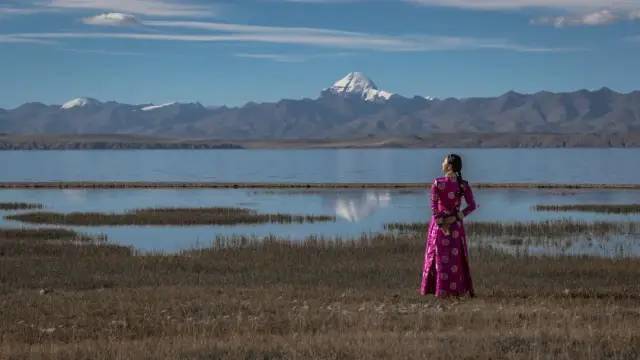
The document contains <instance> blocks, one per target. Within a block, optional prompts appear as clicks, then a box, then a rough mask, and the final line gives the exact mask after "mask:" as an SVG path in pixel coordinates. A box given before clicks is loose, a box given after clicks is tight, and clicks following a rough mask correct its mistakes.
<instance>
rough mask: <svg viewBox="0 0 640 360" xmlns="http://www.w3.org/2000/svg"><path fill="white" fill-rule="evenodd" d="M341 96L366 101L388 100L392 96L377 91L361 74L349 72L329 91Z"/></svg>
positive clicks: (372, 83) (371, 82)
mask: <svg viewBox="0 0 640 360" xmlns="http://www.w3.org/2000/svg"><path fill="white" fill-rule="evenodd" d="M328 90H329V91H330V92H331V93H333V94H337V95H342V96H360V97H361V98H362V99H363V100H366V101H379V100H389V98H391V96H393V95H394V94H392V93H390V92H387V91H384V90H379V89H378V87H377V86H376V84H375V83H374V82H373V81H372V80H371V79H369V78H368V77H367V76H366V75H365V74H363V73H361V72H351V73H349V74H347V76H345V77H343V78H342V79H340V80H338V81H336V82H335V83H334V84H333V85H332V86H331V87H330V88H329V89H328Z"/></svg>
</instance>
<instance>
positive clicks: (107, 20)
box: [82, 13, 139, 26]
mask: <svg viewBox="0 0 640 360" xmlns="http://www.w3.org/2000/svg"><path fill="white" fill-rule="evenodd" d="M82 22H83V23H85V24H87V25H98V26H133V25H138V24H139V22H138V19H137V18H136V17H135V16H134V15H131V14H123V13H105V14H100V15H96V16H91V17H86V18H84V19H82Z"/></svg>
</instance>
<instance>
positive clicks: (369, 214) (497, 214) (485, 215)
mask: <svg viewBox="0 0 640 360" xmlns="http://www.w3.org/2000/svg"><path fill="white" fill-rule="evenodd" d="M474 194H475V198H476V202H477V203H478V204H479V205H480V207H479V208H478V210H476V212H474V213H473V214H472V215H471V216H470V220H472V221H501V222H511V221H540V220H550V219H558V218H569V219H576V220H585V221H639V220H640V214H632V215H623V214H594V213H583V212H566V213H561V214H559V213H554V212H535V211H533V210H532V209H531V207H532V206H533V205H536V204H581V203H640V191H621V190H609V191H602V190H579V191H569V192H567V191H558V190H481V189H475V190H474ZM0 202H33V203H42V204H43V205H44V206H45V209H44V210H46V211H56V212H72V211H98V212H123V211H127V210H131V209H135V208H148V207H208V206H225V207H247V208H251V209H254V210H256V211H259V212H265V213H266V212H268V213H273V212H279V213H288V214H309V215H335V216H336V217H337V220H336V222H334V223H310V224H256V225H236V226H189V227H178V226H167V227H159V226H121V227H109V226H105V227H87V226H76V227H72V228H73V229H74V230H77V231H80V232H85V233H89V234H104V235H106V236H108V238H109V239H110V240H111V241H113V242H115V243H119V244H124V245H130V246H133V247H135V248H138V249H141V250H144V251H167V252H175V251H179V250H183V249H189V248H193V247H201V246H209V245H210V244H211V242H212V241H213V239H215V237H216V236H218V235H255V236H266V235H270V234H273V235H277V236H281V237H284V238H289V239H293V240H295V239H302V238H304V237H306V236H309V235H322V236H326V237H337V236H339V237H346V238H348V237H356V236H359V235H361V234H362V233H372V232H379V231H383V230H384V224H386V223H394V222H400V223H415V222H418V223H426V222H427V221H428V219H429V216H430V209H429V197H428V192H427V191H426V190H357V189H353V190H335V189H325V190H313V191H304V190H298V191H290V190H244V189H189V190H173V189H146V190H139V189H137V190H108V189H82V190H72V189H69V190H54V189H39V190H21V189H13V190H0ZM23 211H30V210H23ZM8 213H15V212H6V211H3V212H0V215H1V216H2V217H1V218H0V226H3V227H26V226H30V225H27V224H23V223H19V222H14V221H7V220H5V219H4V215H5V214H8ZM603 244H604V243H603ZM612 244H615V241H611V242H609V243H607V244H605V245H603V246H605V247H606V246H613V245H612ZM625 244H626V243H625ZM597 246H599V245H598V244H597V243H596V244H595V245H593V246H591V247H588V246H587V245H586V244H585V243H581V242H579V241H578V242H575V243H574V245H573V247H572V248H571V249H573V250H571V251H573V252H575V253H580V252H582V253H587V254H591V253H594V252H597V251H595V250H593V249H597ZM529 248H530V250H531V251H532V252H536V251H540V252H544V251H550V252H552V251H555V252H556V253H557V252H558V251H560V250H558V248H557V247H553V246H552V247H549V248H544V247H543V248H541V249H537V248H536V246H534V245H531V246H530V247H529ZM554 248H555V250H553V249H554ZM545 249H546V250H545ZM625 249H629V250H628V251H630V252H631V253H633V254H635V255H640V246H638V245H633V246H627V247H626V248H625ZM605 252H613V251H609V250H606V251H605Z"/></svg>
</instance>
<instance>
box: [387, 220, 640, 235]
mask: <svg viewBox="0 0 640 360" xmlns="http://www.w3.org/2000/svg"><path fill="white" fill-rule="evenodd" d="M464 226H465V231H466V232H467V234H468V235H469V236H495V237H498V236H532V237H562V236H567V235H580V234H583V235H584V234H590V235H595V236H603V235H607V234H636V233H638V232H640V223H639V222H631V221H627V222H608V221H594V222H588V221H580V220H570V219H559V220H545V221H530V222H508V223H502V222H468V223H465V225H464ZM384 227H385V229H386V230H390V231H401V232H418V233H426V231H427V227H428V224H425V223H389V224H385V226H384Z"/></svg>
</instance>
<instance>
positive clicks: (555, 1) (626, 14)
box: [405, 0, 640, 28]
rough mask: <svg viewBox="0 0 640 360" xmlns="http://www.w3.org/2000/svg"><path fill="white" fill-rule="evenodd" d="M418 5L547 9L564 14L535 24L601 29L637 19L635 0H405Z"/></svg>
mask: <svg viewBox="0 0 640 360" xmlns="http://www.w3.org/2000/svg"><path fill="white" fill-rule="evenodd" d="M405 1H408V2H411V3H414V4H418V5H426V6H445V7H456V8H462V9H474V10H518V9H526V8H538V9H549V10H555V11H556V12H557V11H561V12H564V14H561V15H551V16H543V17H538V18H535V19H532V20H531V23H532V24H535V25H550V26H554V27H557V28H562V27H567V26H602V25H608V24H612V23H615V22H618V21H623V20H636V19H639V18H640V1H637V0H487V1H478V0H405Z"/></svg>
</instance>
